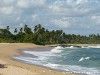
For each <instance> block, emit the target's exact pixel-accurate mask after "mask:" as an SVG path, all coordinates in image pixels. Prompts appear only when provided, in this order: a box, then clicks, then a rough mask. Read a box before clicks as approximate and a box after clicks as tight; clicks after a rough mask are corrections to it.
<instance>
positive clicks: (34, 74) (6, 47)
mask: <svg viewBox="0 0 100 75" xmlns="http://www.w3.org/2000/svg"><path fill="white" fill-rule="evenodd" d="M67 45H69V44H67ZM70 45H72V46H75V45H77V46H97V45H100V44H70ZM52 46H58V45H46V46H40V45H35V44H31V43H1V44H0V64H4V65H7V68H0V74H2V75H13V74H11V72H12V71H14V72H15V70H16V69H18V73H17V74H14V75H20V74H19V73H20V71H23V73H22V74H21V75H25V74H26V75H27V72H28V74H29V75H84V74H70V73H65V72H61V71H57V70H54V69H50V68H48V67H44V66H38V65H31V64H26V63H22V62H20V61H17V60H15V59H13V58H12V57H14V56H20V55H21V51H22V50H31V49H32V50H33V49H35V48H41V47H42V48H45V47H52ZM37 51H39V50H37ZM1 61H2V62H3V63H2V62H1ZM11 67H13V68H14V69H15V70H13V69H11ZM6 69H8V71H9V69H10V71H9V73H8V74H7V73H6V74H5V71H6ZM11 70H12V71H11Z"/></svg>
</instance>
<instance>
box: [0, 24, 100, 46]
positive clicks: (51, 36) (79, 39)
mask: <svg viewBox="0 0 100 75" xmlns="http://www.w3.org/2000/svg"><path fill="white" fill-rule="evenodd" d="M0 42H1V43H2V42H3V43H35V44H38V45H47V44H100V35H99V34H91V35H88V36H86V35H75V34H66V33H65V32H63V30H51V31H49V30H48V29H46V28H44V27H42V25H41V24H38V25H36V26H34V28H33V29H32V28H30V27H28V25H24V27H23V28H20V29H17V28H15V29H14V33H12V32H10V27H9V26H7V27H6V28H5V29H0Z"/></svg>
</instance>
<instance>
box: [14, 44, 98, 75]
mask: <svg viewBox="0 0 100 75" xmlns="http://www.w3.org/2000/svg"><path fill="white" fill-rule="evenodd" d="M23 53H24V54H28V56H26V55H22V56H18V57H14V59H17V60H20V61H22V62H25V63H28V64H33V65H40V66H45V67H49V68H52V69H56V70H61V71H65V72H69V73H78V74H88V75H100V46H88V47H84V46H82V47H80V48H78V47H73V46H70V47H61V46H58V47H55V48H53V49H51V50H50V51H49V50H47V51H46V50H45V51H29V50H28V51H27V50H24V51H23ZM29 55H31V56H29Z"/></svg>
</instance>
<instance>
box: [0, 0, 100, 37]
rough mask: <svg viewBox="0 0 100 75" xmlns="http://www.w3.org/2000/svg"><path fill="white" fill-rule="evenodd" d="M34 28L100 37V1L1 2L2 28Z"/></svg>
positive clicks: (11, 0)
mask: <svg viewBox="0 0 100 75" xmlns="http://www.w3.org/2000/svg"><path fill="white" fill-rule="evenodd" d="M25 24H27V25H29V27H31V28H34V26H35V25H37V24H41V25H42V26H43V27H45V28H47V29H49V30H63V31H64V32H66V33H67V34H81V35H88V34H97V33H99V34H100V0H0V28H5V27H6V26H8V25H9V26H10V30H11V31H12V32H13V30H14V28H21V27H23V26H24V25H25Z"/></svg>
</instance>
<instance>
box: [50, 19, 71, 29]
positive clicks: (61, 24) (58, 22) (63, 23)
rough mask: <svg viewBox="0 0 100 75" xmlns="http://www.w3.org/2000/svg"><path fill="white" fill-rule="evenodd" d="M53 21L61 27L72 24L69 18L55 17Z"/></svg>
mask: <svg viewBox="0 0 100 75" xmlns="http://www.w3.org/2000/svg"><path fill="white" fill-rule="evenodd" d="M51 22H52V23H54V24H55V25H56V26H57V27H59V28H67V27H69V25H70V23H69V22H68V21H67V20H62V19H60V20H57V19H55V20H52V21H51Z"/></svg>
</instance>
